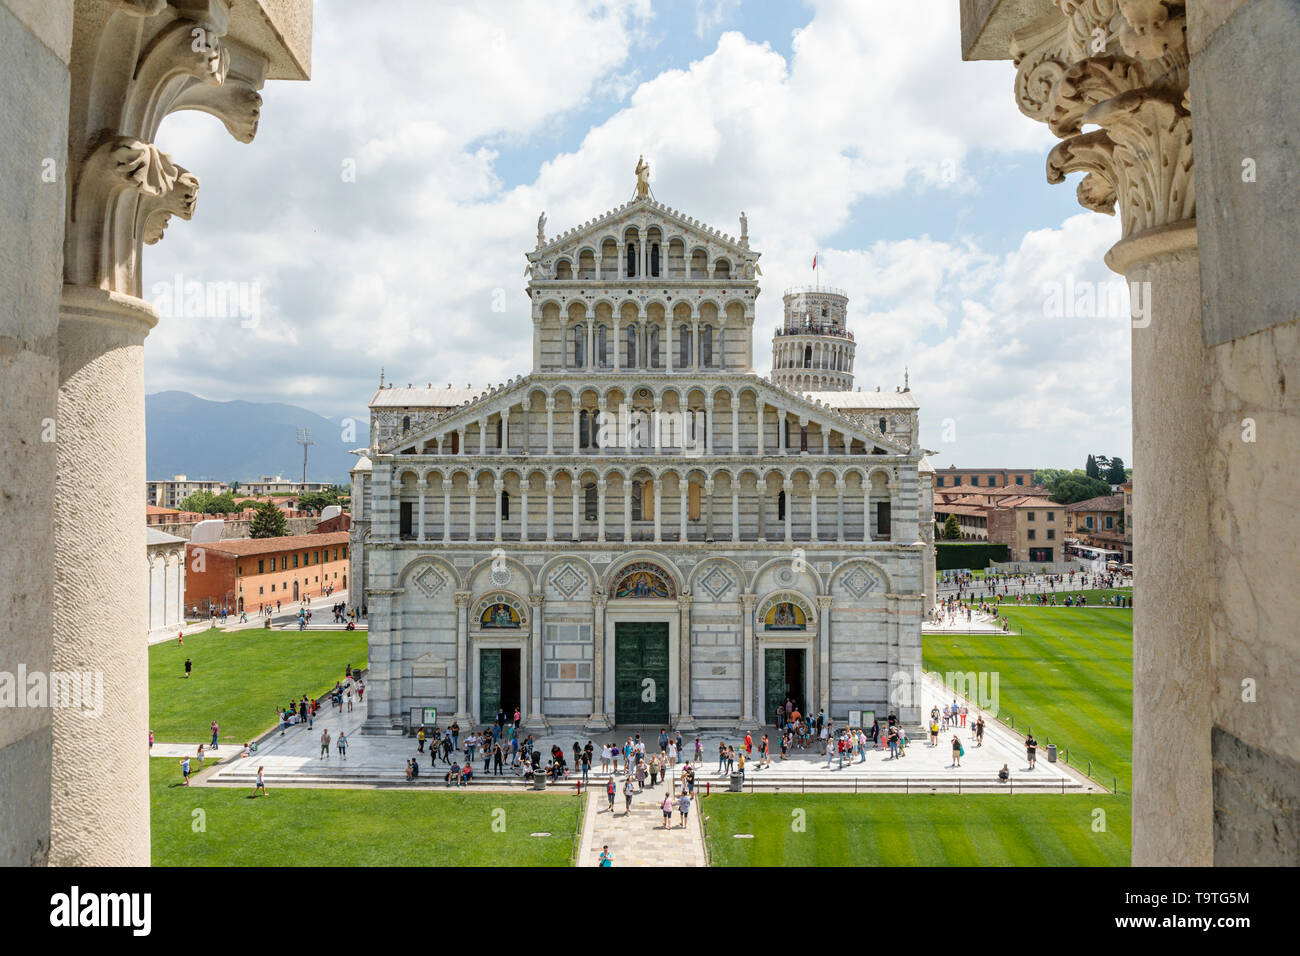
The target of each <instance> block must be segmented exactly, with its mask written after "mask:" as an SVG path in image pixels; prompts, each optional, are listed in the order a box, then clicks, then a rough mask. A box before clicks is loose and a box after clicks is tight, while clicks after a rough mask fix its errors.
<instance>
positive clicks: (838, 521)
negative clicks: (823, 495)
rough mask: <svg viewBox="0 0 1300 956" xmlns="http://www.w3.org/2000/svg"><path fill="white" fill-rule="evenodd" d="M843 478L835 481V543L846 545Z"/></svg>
mask: <svg viewBox="0 0 1300 956" xmlns="http://www.w3.org/2000/svg"><path fill="white" fill-rule="evenodd" d="M845 484H846V483H845V481H844V478H843V477H839V478H836V479H835V543H836V544H843V543H844V488H845Z"/></svg>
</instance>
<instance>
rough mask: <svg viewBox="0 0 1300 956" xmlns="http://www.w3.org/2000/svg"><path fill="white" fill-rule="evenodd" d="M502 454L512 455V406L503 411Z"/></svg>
mask: <svg viewBox="0 0 1300 956" xmlns="http://www.w3.org/2000/svg"><path fill="white" fill-rule="evenodd" d="M501 454H502V455H503V456H504V455H509V454H510V406H509V405H507V406H506V407H505V408H503V409H502V410H501Z"/></svg>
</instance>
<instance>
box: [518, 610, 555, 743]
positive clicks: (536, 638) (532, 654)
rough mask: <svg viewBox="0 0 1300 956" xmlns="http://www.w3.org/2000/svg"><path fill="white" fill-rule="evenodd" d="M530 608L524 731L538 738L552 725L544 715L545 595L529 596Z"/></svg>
mask: <svg viewBox="0 0 1300 956" xmlns="http://www.w3.org/2000/svg"><path fill="white" fill-rule="evenodd" d="M528 606H529V608H531V609H532V612H533V620H532V625H531V627H530V629H529V632H528V660H529V665H528V701H529V703H528V713H527V715H526V716H525V718H524V729H525V730H526V731H527V732H528V733H530V734H533V735H534V736H536V735H537V734H542V733H548V732H549V731H550V729H551V728H550V724H549V723H548V722H547V720H546V715H545V714H543V713H542V685H543V682H544V681H545V680H546V674H545V671H543V669H542V668H543V663H542V642H543V641H544V640H545V634H546V628H545V624H544V622H543V620H542V615H543V613H544V611H545V609H546V595H545V594H530V595H528Z"/></svg>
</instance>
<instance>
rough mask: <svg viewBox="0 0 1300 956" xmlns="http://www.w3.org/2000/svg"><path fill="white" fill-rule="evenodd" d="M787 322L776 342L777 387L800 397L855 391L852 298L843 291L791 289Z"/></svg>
mask: <svg viewBox="0 0 1300 956" xmlns="http://www.w3.org/2000/svg"><path fill="white" fill-rule="evenodd" d="M783 299H784V301H785V321H784V323H783V324H782V325H781V326H780V327H779V328H778V329H777V330H776V334H775V335H773V337H772V381H773V382H775V383H776V384H778V385H784V386H785V387H787V388H791V389H794V390H795V391H801V392H847V391H852V389H853V351H854V344H853V333H852V332H850V331H849V330H848V328H847V326H846V324H845V323H846V316H847V314H848V308H849V297H848V295H847V294H846V293H845V292H844V291H843V290H841V289H824V288H811V287H802V288H794V289H787V290H786V291H785V295H784V296H783Z"/></svg>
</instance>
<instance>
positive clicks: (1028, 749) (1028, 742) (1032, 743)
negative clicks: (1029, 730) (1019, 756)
mask: <svg viewBox="0 0 1300 956" xmlns="http://www.w3.org/2000/svg"><path fill="white" fill-rule="evenodd" d="M1037 754H1038V741H1037V740H1035V739H1034V735H1033V734H1030V735H1029V736H1027V737H1026V738H1025V756H1026V757H1027V758H1028V759H1029V769H1030V770H1033V769H1034V759H1035V757H1036V756H1037Z"/></svg>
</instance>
